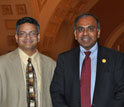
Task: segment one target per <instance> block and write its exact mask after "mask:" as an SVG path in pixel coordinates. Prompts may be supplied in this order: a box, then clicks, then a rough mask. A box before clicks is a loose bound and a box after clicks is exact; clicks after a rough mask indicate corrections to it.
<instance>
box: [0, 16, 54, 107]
mask: <svg viewBox="0 0 124 107" xmlns="http://www.w3.org/2000/svg"><path fill="white" fill-rule="evenodd" d="M39 30H40V26H39V24H38V22H37V21H36V20H35V19H33V18H31V17H24V18H22V19H19V20H18V21H17V23H16V35H15V38H16V42H17V43H18V46H19V47H18V48H17V49H16V50H14V51H12V52H10V53H8V54H6V55H3V56H0V107H52V104H51V97H50V92H49V86H50V83H51V80H52V76H53V72H54V68H55V61H53V60H52V59H51V58H49V57H47V56H45V55H43V54H41V53H39V52H38V50H37V43H38V42H39V41H40V33H39ZM28 58H31V59H32V60H31V62H32V65H33V67H34V69H35V74H36V88H37V89H35V91H36V93H37V94H36V96H35V97H36V102H37V104H36V105H35V104H34V105H31V104H29V103H28V102H29V101H28V98H27V81H26V67H27V64H28V61H27V60H28Z"/></svg>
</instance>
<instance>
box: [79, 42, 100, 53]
mask: <svg viewBox="0 0 124 107" xmlns="http://www.w3.org/2000/svg"><path fill="white" fill-rule="evenodd" d="M97 49H98V43H97V42H96V43H95V45H94V46H93V47H92V48H91V49H90V50H89V51H91V54H93V53H94V52H95V51H96V50H97ZM86 51H87V50H86V49H85V48H83V47H82V46H81V45H80V52H81V53H82V54H84V52H86Z"/></svg>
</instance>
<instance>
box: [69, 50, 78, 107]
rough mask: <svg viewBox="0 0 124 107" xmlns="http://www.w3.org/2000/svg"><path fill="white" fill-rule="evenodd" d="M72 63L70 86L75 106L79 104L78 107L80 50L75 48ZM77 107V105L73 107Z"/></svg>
mask: <svg viewBox="0 0 124 107" xmlns="http://www.w3.org/2000/svg"><path fill="white" fill-rule="evenodd" d="M72 57H73V58H72V59H73V60H72V62H71V63H73V64H74V65H72V66H73V68H72V71H73V73H71V75H72V76H73V77H72V79H73V80H72V82H73V83H72V84H73V85H74V86H73V95H74V98H75V104H79V105H78V107H79V106H80V78H79V72H80V71H79V57H80V48H76V50H75V51H74V52H73V55H72ZM74 106H77V105H74Z"/></svg>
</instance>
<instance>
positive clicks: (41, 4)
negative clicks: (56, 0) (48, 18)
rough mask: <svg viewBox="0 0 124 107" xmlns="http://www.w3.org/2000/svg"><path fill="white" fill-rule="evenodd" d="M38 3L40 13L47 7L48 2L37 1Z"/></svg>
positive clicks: (43, 0)
mask: <svg viewBox="0 0 124 107" xmlns="http://www.w3.org/2000/svg"><path fill="white" fill-rule="evenodd" d="M37 2H38V7H39V11H41V10H42V8H43V7H44V6H45V4H46V2H47V0H37Z"/></svg>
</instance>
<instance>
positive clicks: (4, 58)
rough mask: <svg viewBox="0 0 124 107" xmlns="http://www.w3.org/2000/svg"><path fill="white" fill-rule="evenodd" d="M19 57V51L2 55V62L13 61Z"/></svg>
mask: <svg viewBox="0 0 124 107" xmlns="http://www.w3.org/2000/svg"><path fill="white" fill-rule="evenodd" d="M17 55H18V51H17V50H14V51H11V52H9V53H7V54H4V55H1V56H0V62H3V61H7V60H13V59H15V57H16V56H17Z"/></svg>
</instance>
